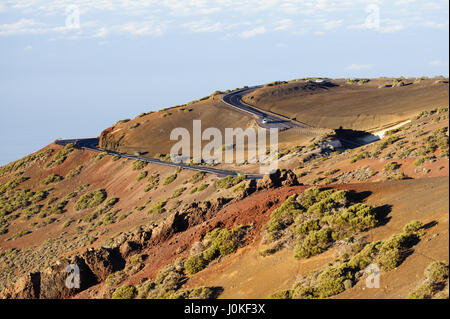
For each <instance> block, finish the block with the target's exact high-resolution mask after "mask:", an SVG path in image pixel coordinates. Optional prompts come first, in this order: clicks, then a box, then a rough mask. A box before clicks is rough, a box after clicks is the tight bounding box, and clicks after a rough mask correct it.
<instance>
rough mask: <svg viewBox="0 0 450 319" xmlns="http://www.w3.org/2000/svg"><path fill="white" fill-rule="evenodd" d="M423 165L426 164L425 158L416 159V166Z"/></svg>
mask: <svg viewBox="0 0 450 319" xmlns="http://www.w3.org/2000/svg"><path fill="white" fill-rule="evenodd" d="M423 163H425V158H424V157H421V158H418V159H416V160H415V161H414V165H416V166H420V165H422V164H423Z"/></svg>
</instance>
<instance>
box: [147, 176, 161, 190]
mask: <svg viewBox="0 0 450 319" xmlns="http://www.w3.org/2000/svg"><path fill="white" fill-rule="evenodd" d="M147 181H148V185H147V186H145V188H144V192H148V191H150V190H152V189H156V188H158V185H159V174H158V173H154V174H152V175H150V177H149V178H148V179H147Z"/></svg>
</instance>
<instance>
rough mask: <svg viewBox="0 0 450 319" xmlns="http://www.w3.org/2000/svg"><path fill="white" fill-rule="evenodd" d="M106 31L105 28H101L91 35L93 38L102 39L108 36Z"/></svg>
mask: <svg viewBox="0 0 450 319" xmlns="http://www.w3.org/2000/svg"><path fill="white" fill-rule="evenodd" d="M108 33H109V32H108V30H107V29H106V28H105V27H101V28H99V29H98V30H97V32H96V33H95V34H94V35H93V37H94V38H104V37H106V36H107V35H108Z"/></svg>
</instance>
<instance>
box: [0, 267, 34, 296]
mask: <svg viewBox="0 0 450 319" xmlns="http://www.w3.org/2000/svg"><path fill="white" fill-rule="evenodd" d="M40 277H41V274H40V273H39V272H37V273H29V274H27V275H25V276H23V277H21V278H20V279H19V280H18V281H17V282H16V283H15V284H14V285H12V286H9V287H7V288H5V289H4V290H3V291H2V292H0V298H1V299H36V298H39V292H40V281H41V279H40Z"/></svg>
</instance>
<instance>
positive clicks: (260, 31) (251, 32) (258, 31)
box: [239, 26, 266, 38]
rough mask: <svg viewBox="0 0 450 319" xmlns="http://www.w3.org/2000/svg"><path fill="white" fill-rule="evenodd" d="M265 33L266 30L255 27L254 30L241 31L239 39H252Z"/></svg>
mask: <svg viewBox="0 0 450 319" xmlns="http://www.w3.org/2000/svg"><path fill="white" fill-rule="evenodd" d="M264 33H266V28H265V27H263V26H261V27H256V28H254V29H251V30H247V31H243V32H241V33H239V37H241V38H251V37H254V36H256V35H258V34H264Z"/></svg>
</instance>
